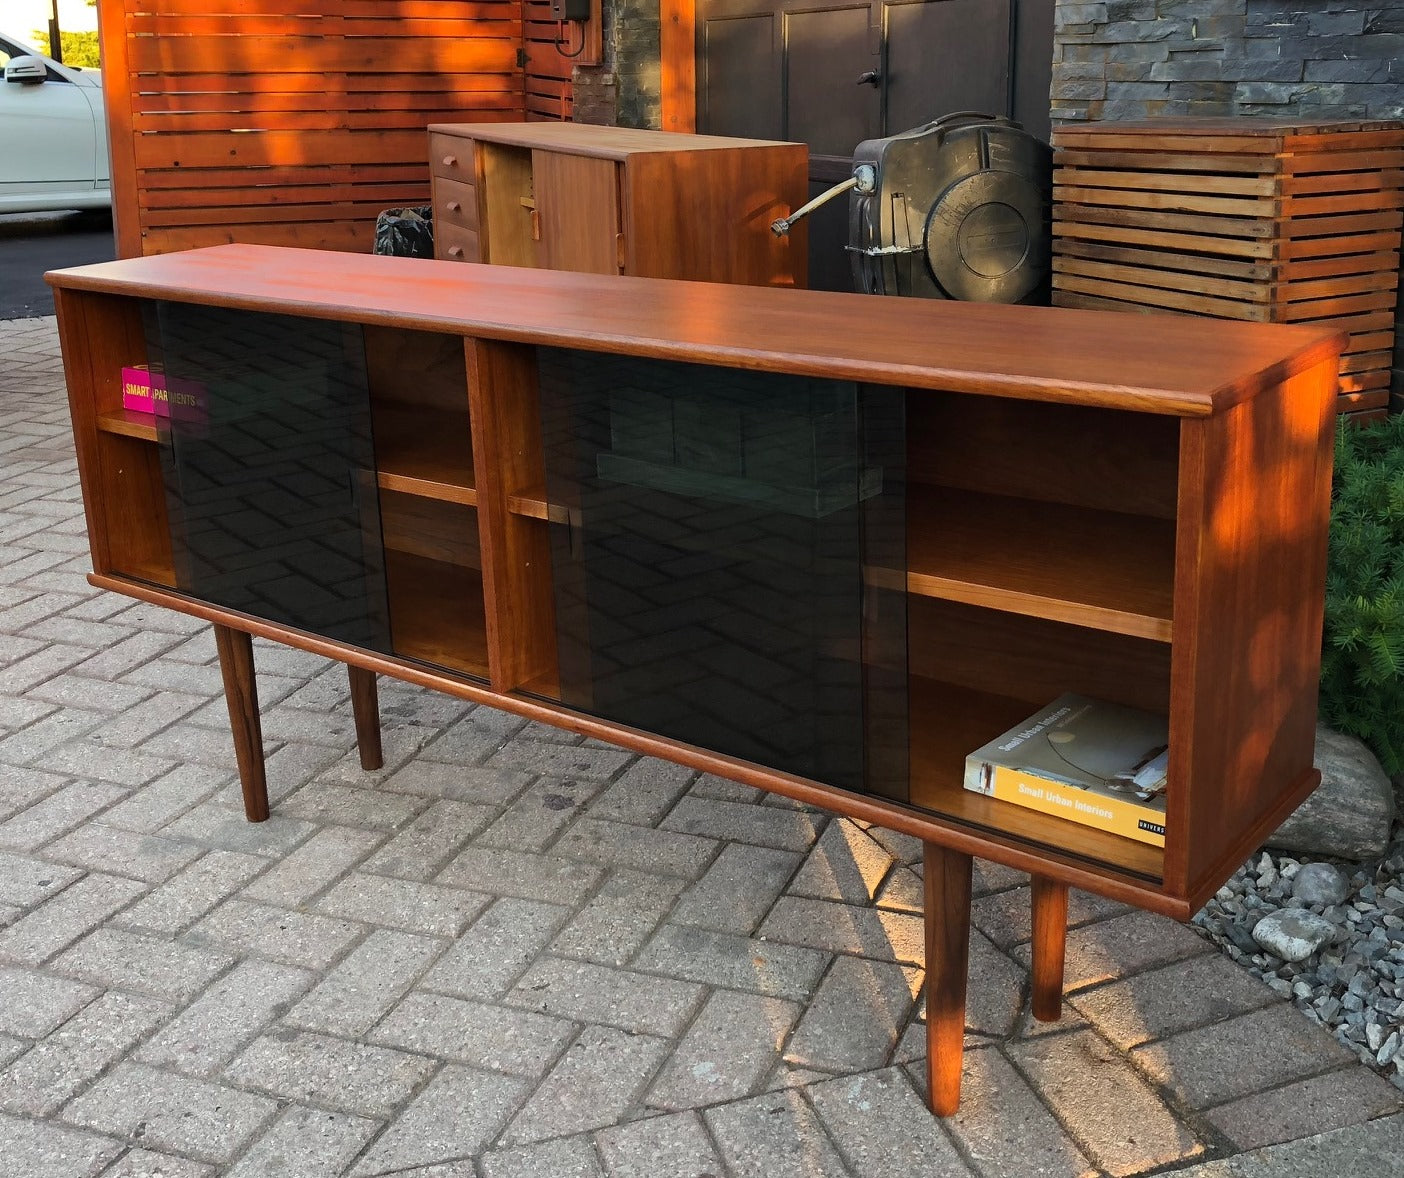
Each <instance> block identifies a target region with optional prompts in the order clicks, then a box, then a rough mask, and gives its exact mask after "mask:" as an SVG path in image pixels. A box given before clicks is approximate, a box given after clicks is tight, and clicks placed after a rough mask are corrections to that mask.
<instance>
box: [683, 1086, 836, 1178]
mask: <svg viewBox="0 0 1404 1178" xmlns="http://www.w3.org/2000/svg"><path fill="white" fill-rule="evenodd" d="M703 1116H704V1117H705V1119H706V1122H707V1125H708V1127H709V1128H710V1129H711V1131H712V1136H713V1137H714V1138H715V1139H716V1142H717V1145H718V1146H719V1147H720V1149H721V1152H722V1156H723V1158H724V1160H725V1161H726V1164H727V1165H728V1166H729V1167H730V1169H731V1173H732V1174H733V1175H735V1178H831V1176H832V1178H848V1174H849V1171H848V1168H847V1167H846V1166H845V1165H844V1163H843V1159H842V1158H840V1157H839V1155H838V1153H837V1151H836V1150H835V1149H834V1147H833V1145H832V1144H831V1142H830V1141H829V1138H828V1135H827V1134H826V1133H825V1132H824V1129H823V1127H822V1126H821V1125H820V1123H819V1118H818V1117H817V1116H815V1114H814V1111H813V1110H812V1109H811V1108H810V1107H809V1106H808V1105H807V1104H805V1102H804V1100H803V1099H802V1098H801V1096H800V1095H799V1093H798V1092H794V1091H786V1092H768V1093H766V1094H765V1095H764V1096H757V1097H754V1098H752V1099H751V1100H743V1101H739V1102H737V1103H735V1104H724V1105H720V1106H718V1107H717V1108H711V1109H708V1110H707V1111H706V1112H705V1113H704V1114H703Z"/></svg>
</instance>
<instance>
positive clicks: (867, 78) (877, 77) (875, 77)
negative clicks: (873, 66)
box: [858, 70, 882, 86]
mask: <svg viewBox="0 0 1404 1178" xmlns="http://www.w3.org/2000/svg"><path fill="white" fill-rule="evenodd" d="M881 84H882V71H881V70H867V71H866V72H864V73H861V74H859V75H858V85H860V86H880V85H881Z"/></svg>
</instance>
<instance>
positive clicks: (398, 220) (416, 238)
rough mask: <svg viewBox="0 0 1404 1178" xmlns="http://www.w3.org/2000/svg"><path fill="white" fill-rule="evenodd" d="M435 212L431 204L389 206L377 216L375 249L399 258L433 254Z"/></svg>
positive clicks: (430, 255)
mask: <svg viewBox="0 0 1404 1178" xmlns="http://www.w3.org/2000/svg"><path fill="white" fill-rule="evenodd" d="M433 215H434V207H433V206H432V205H421V206H419V207H418V208H414V209H386V210H385V212H383V213H381V214H380V216H378V217H377V218H376V219H375V249H374V250H373V251H372V252H373V253H377V254H390V255H391V256H393V257H397V258H432V257H433V256H434V222H433Z"/></svg>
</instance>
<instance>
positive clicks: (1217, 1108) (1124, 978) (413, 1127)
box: [0, 319, 1404, 1178]
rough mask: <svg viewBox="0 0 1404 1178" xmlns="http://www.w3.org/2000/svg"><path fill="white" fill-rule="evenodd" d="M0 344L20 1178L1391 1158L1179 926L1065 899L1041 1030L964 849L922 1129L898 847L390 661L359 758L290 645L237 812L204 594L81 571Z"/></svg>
mask: <svg viewBox="0 0 1404 1178" xmlns="http://www.w3.org/2000/svg"><path fill="white" fill-rule="evenodd" d="M0 356H3V364H0V1176H3V1178H10V1176H13V1178H89V1176H93V1175H99V1174H101V1175H106V1176H111V1178H117V1176H119V1175H120V1176H122V1178H136V1176H138V1175H147V1176H153V1178H154V1176H155V1175H164V1176H166V1178H194V1176H205V1175H214V1174H228V1175H230V1176H232V1178H249V1176H251V1175H269V1176H274V1175H276V1176H278V1178H293V1176H312V1175H339V1174H347V1175H355V1176H364V1178H369V1176H371V1175H380V1174H397V1175H415V1176H417V1178H527V1176H540V1178H600V1176H601V1175H610V1176H611V1178H674V1176H677V1178H701V1176H703V1175H712V1176H714V1178H722V1176H723V1175H733V1176H735V1178H752V1176H754V1178H784V1176H787V1175H795V1176H797V1178H798V1176H805V1178H807V1176H809V1175H846V1174H852V1175H862V1176H868V1175H872V1176H879V1175H880V1176H883V1178H890V1176H893V1175H904V1176H916V1175H941V1176H944V1175H950V1176H953V1178H955V1176H965V1175H978V1176H980V1178H1025V1176H1027V1178H1033V1176H1036V1175H1037V1176H1041V1178H1077V1176H1084V1175H1086V1176H1090V1175H1135V1174H1145V1173H1150V1172H1161V1171H1166V1170H1169V1171H1177V1172H1183V1173H1185V1174H1191V1175H1197V1176H1202V1178H1276V1176H1282V1178H1286V1176H1288V1175H1314V1176H1320V1175H1332V1176H1340V1178H1372V1176H1375V1175H1380V1176H1384V1175H1394V1176H1398V1175H1400V1174H1401V1173H1404V1161H1401V1160H1400V1159H1401V1157H1404V1114H1401V1113H1400V1111H1399V1110H1400V1108H1401V1095H1404V1094H1401V1093H1400V1092H1399V1091H1398V1090H1396V1089H1395V1088H1393V1087H1392V1086H1390V1085H1389V1084H1387V1083H1386V1082H1384V1081H1383V1080H1382V1079H1380V1078H1379V1077H1378V1076H1376V1075H1375V1074H1373V1073H1372V1072H1370V1071H1369V1070H1368V1069H1366V1068H1365V1067H1363V1066H1362V1065H1360V1064H1358V1063H1356V1062H1355V1060H1354V1057H1353V1056H1352V1055H1351V1054H1350V1053H1348V1052H1347V1051H1345V1050H1344V1049H1343V1048H1341V1047H1340V1046H1339V1045H1337V1044H1336V1042H1335V1041H1334V1040H1333V1039H1332V1038H1331V1037H1330V1036H1329V1035H1328V1034H1326V1033H1325V1032H1324V1031H1322V1030H1320V1029H1319V1028H1317V1027H1315V1026H1313V1025H1312V1024H1310V1023H1309V1022H1308V1021H1307V1020H1306V1019H1305V1018H1304V1017H1303V1016H1302V1015H1301V1014H1299V1013H1298V1012H1297V1011H1296V1009H1295V1008H1294V1007H1292V1006H1291V1005H1290V1004H1288V1003H1286V1002H1284V1001H1282V1000H1280V999H1278V998H1277V997H1276V996H1275V995H1274V994H1273V993H1272V992H1271V991H1270V990H1268V989H1267V988H1266V987H1265V986H1263V985H1262V984H1261V983H1259V982H1257V981H1255V980H1254V979H1253V978H1251V977H1250V976H1249V975H1248V974H1246V973H1245V972H1243V971H1242V970H1241V969H1239V967H1237V966H1236V965H1234V964H1233V963H1232V962H1230V961H1228V960H1227V959H1225V958H1223V957H1221V956H1220V955H1218V953H1217V952H1216V951H1215V950H1214V949H1213V948H1212V946H1210V945H1209V944H1208V943H1207V942H1206V941H1204V940H1202V939H1201V938H1200V937H1198V936H1197V935H1196V934H1195V933H1194V932H1192V931H1191V930H1189V929H1187V928H1185V927H1182V926H1179V925H1177V924H1174V923H1173V922H1170V921H1167V920H1164V919H1161V918H1159V917H1154V916H1149V915H1146V914H1144V913H1140V912H1137V911H1133V910H1131V909H1128V908H1126V907H1124V906H1121V905H1118V904H1113V903H1110V902H1108V901H1105V900H1101V899H1099V898H1097V897H1093V896H1089V895H1084V894H1080V893H1075V894H1074V898H1073V906H1072V914H1071V915H1072V921H1073V923H1074V925H1075V926H1076V927H1075V928H1074V930H1073V931H1072V932H1071V934H1070V938H1069V944H1068V982H1069V989H1070V999H1069V1002H1068V1004H1067V1011H1066V1014H1065V1017H1064V1018H1063V1020H1062V1022H1061V1023H1058V1024H1056V1025H1052V1026H1043V1025H1039V1024H1033V1023H1032V1022H1031V1020H1030V1018H1029V1015H1028V1011H1027V990H1028V978H1027V973H1026V963H1027V960H1028V937H1029V915H1028V912H1029V896H1028V886H1027V878H1026V877H1024V876H1021V875H1019V874H1018V873H1015V872H1012V871H1009V870H1006V869H1004V868H1000V867H997V866H994V865H991V864H985V863H982V864H980V865H979V870H978V875H977V881H976V884H977V895H978V899H977V901H976V905H975V919H976V925H977V931H976V932H975V934H974V935H973V937H972V945H971V981H970V1007H969V1019H970V1026H969V1028H968V1031H969V1035H968V1048H969V1050H968V1053H967V1065H966V1077H965V1094H964V1104H963V1107H962V1111H961V1113H960V1114H959V1115H958V1116H957V1117H954V1118H952V1119H950V1120H949V1121H945V1122H940V1121H937V1120H935V1119H933V1118H932V1117H931V1116H930V1115H929V1114H928V1113H927V1112H926V1110H925V1108H924V1107H923V1104H922V1100H921V1095H920V1086H921V1083H922V1080H921V1066H920V1061H921V1055H922V1052H923V1050H924V1032H923V1028H922V1026H921V1023H920V1019H921V1014H922V1012H921V1007H920V1003H919V993H920V985H921V981H922V937H921V920H920V913H919V904H920V892H921V888H920V879H919V874H918V873H919V870H920V861H919V852H920V846H919V844H918V843H916V842H915V841H913V840H911V839H909V838H906V837H904V836H900V835H896V834H893V833H890V832H887V831H884V830H881V829H878V828H873V829H864V828H863V827H862V826H861V825H858V824H855V823H852V822H848V821H840V820H837V819H833V818H830V817H829V816H827V815H825V814H822V813H818V812H813V811H809V810H806V809H804V808H801V807H798V806H796V805H794V804H792V803H790V802H787V801H785V800H784V799H779V798H774V797H769V796H766V795H763V794H759V793H757V792H756V791H753V790H751V789H748V788H745V787H741V786H737V785H734V784H731V783H729V782H725V781H720V780H716V779H711V778H705V777H702V778H699V777H698V776H697V775H696V774H694V773H691V772H689V771H686V770H682V769H680V768H678V767H676V766H671V765H668V764H665V763H662V762H658V761H650V760H647V759H640V758H637V757H634V756H632V755H629V754H626V753H623V752H621V751H618V750H616V749H613V748H610V747H608V746H605V745H601V744H598V743H595V742H592V741H581V740H579V739H578V738H574V737H572V736H570V735H569V734H566V733H561V732H557V731H555V730H552V729H548V728H544V727H540V726H536V725H533V724H529V723H525V722H523V721H520V720H517V719H515V718H513V717H510V716H507V715H505V714H502V713H496V712H493V711H491V710H489V709H486V708H473V707H470V706H468V705H466V704H463V703H461V702H459V701H456V700H452V699H449V698H446V697H443V696H439V695H434V694H431V693H427V692H423V691H419V690H417V689H412V688H409V687H406V686H403V685H399V684H396V683H394V682H391V681H387V680H382V682H381V705H382V715H383V720H384V723H385V751H386V766H385V768H384V769H383V770H381V771H379V772H376V773H364V772H362V771H361V769H360V767H359V763H358V761H357V758H356V756H355V754H354V752H353V751H352V746H353V742H354V730H353V725H352V718H351V710H350V703H349V692H348V686H347V681H346V674H345V671H344V669H343V668H342V667H340V666H338V665H334V664H328V663H327V662H325V661H323V660H321V659H318V658H314V657H311V656H308V655H305V654H301V653H299V652H296V651H290V650H287V649H284V648H280V647H275V646H272V645H269V644H258V646H257V649H256V657H257V661H258V668H259V689H260V693H261V698H262V702H263V706H264V714H263V730H264V736H265V740H266V741H267V745H268V752H269V766H268V773H269V781H270V788H271V792H272V796H273V799H274V809H273V817H272V818H271V819H270V820H269V821H268V822H267V823H265V824H262V825H258V826H254V825H250V824H248V823H246V822H245V821H244V820H243V817H242V812H241V810H240V806H239V791H238V784H237V780H236V779H235V776H234V754H233V748H232V743H231V741H230V737H229V732H228V724H227V718H226V713H225V709H224V701H223V697H222V694H221V690H220V677H219V671H218V667H217V665H216V662H215V651H214V643H213V640H212V636H211V634H210V631H209V628H208V627H207V626H205V625H204V624H203V623H200V622H197V621H193V620H191V619H188V618H185V617H183V616H181V615H178V614H174V613H170V612H168V611H164V610H159V609H155V608H149V607H146V606H143V605H140V604H134V603H133V602H131V601H129V600H128V599H125V598H120V597H114V596H110V595H105V594H98V593H96V592H94V591H93V590H92V589H91V588H90V587H89V586H88V585H87V583H86V582H85V580H84V579H83V578H84V573H85V572H86V571H87V570H88V568H89V561H88V555H87V545H86V539H85V534H84V526H83V516H82V510H81V504H80V498H79V493H78V485H77V478H76V473H75V468H74V462H73V454H72V445H71V440H70V435H69V428H68V420H67V405H66V402H65V400H64V396H63V377H62V370H61V366H60V363H59V358H58V346H57V337H56V331H55V327H54V321H53V320H52V319H31V320H18V321H13V322H9V323H0ZM1367 1122H1368V1123H1367ZM1318 1135H1319V1136H1318ZM1280 1143H1287V1144H1280Z"/></svg>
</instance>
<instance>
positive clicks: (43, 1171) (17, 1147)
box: [0, 1113, 123, 1178]
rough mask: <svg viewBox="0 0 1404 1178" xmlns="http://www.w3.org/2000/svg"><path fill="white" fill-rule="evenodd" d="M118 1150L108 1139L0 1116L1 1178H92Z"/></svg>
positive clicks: (114, 1143) (17, 1118) (118, 1143)
mask: <svg viewBox="0 0 1404 1178" xmlns="http://www.w3.org/2000/svg"><path fill="white" fill-rule="evenodd" d="M122 1149H123V1146H122V1143H121V1142H120V1141H113V1140H112V1139H111V1138H110V1137H97V1136H95V1135H93V1134H92V1133H83V1132H80V1131H78V1130H76V1129H65V1128H64V1127H63V1126H61V1125H53V1124H48V1123H40V1122H37V1121H26V1120H21V1119H20V1118H19V1117H9V1116H6V1115H5V1114H4V1113H0V1175H3V1176H4V1178H92V1176H93V1175H96V1174H97V1173H98V1172H99V1171H100V1170H101V1169H102V1168H103V1167H104V1166H106V1165H107V1163H108V1162H110V1161H111V1160H112V1159H113V1158H115V1157H116V1156H117V1155H118V1154H119V1153H121V1152H122Z"/></svg>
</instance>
